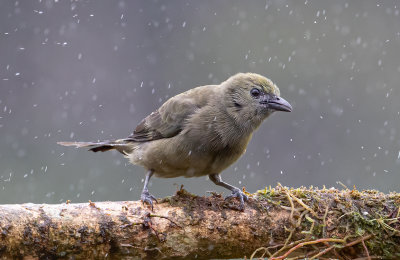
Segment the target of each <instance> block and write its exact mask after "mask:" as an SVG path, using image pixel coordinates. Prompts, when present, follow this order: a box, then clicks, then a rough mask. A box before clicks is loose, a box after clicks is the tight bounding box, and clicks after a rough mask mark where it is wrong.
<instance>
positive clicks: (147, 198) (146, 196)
mask: <svg viewBox="0 0 400 260" xmlns="http://www.w3.org/2000/svg"><path fill="white" fill-rule="evenodd" d="M140 200H141V201H142V203H143V204H145V203H147V204H149V205H150V206H151V211H153V200H154V201H155V202H156V203H157V199H156V197H154V196H153V195H151V194H150V193H149V191H147V190H146V191H142V195H140Z"/></svg>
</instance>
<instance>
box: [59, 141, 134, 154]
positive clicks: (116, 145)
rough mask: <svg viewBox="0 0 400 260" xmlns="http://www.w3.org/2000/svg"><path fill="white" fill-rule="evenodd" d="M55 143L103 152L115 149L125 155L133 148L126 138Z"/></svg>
mask: <svg viewBox="0 0 400 260" xmlns="http://www.w3.org/2000/svg"><path fill="white" fill-rule="evenodd" d="M57 144H60V145H63V146H75V147H76V148H88V149H89V151H92V152H105V151H109V150H113V149H115V150H117V151H118V152H120V153H122V154H125V155H126V154H128V153H131V152H132V149H133V145H132V142H129V141H128V140H127V139H118V140H113V141H102V142H57Z"/></svg>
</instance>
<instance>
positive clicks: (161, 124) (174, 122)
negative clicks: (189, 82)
mask: <svg viewBox="0 0 400 260" xmlns="http://www.w3.org/2000/svg"><path fill="white" fill-rule="evenodd" d="M217 92H218V86H217V85H206V86H201V87H196V88H193V89H190V90H188V91H185V92H183V93H180V94H178V95H176V96H174V97H171V98H170V99H169V100H167V101H166V102H165V103H164V104H163V105H162V106H161V107H160V108H158V109H157V110H156V111H154V112H152V113H151V114H150V115H148V116H147V117H145V118H144V119H143V120H142V121H141V122H140V123H139V124H138V125H137V127H136V128H135V130H134V131H133V133H132V134H131V135H130V136H129V137H128V138H127V139H129V140H132V141H135V142H147V141H153V140H157V139H162V138H169V137H173V136H175V135H177V134H178V133H179V132H180V131H182V129H183V126H184V124H185V121H186V119H187V118H188V117H190V116H191V115H192V114H194V113H195V112H196V111H197V110H198V109H200V108H202V107H204V106H206V105H207V104H208V103H209V102H210V101H211V100H212V99H213V97H214V96H215V95H216V94H217Z"/></svg>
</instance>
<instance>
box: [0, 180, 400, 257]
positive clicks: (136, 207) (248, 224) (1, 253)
mask: <svg viewBox="0 0 400 260" xmlns="http://www.w3.org/2000/svg"><path fill="white" fill-rule="evenodd" d="M249 195H250V197H251V199H250V201H249V202H248V203H246V209H245V210H244V211H243V212H241V211H238V210H237V209H238V202H237V201H236V200H235V199H233V200H232V201H225V200H224V199H223V197H222V196H221V195H220V194H211V196H209V197H200V196H195V195H192V194H190V193H188V192H186V191H185V190H183V189H181V190H179V191H178V192H177V194H176V195H175V196H172V197H168V198H165V199H162V200H159V203H158V204H156V205H155V206H154V211H151V210H150V209H149V208H148V207H146V206H143V205H142V203H141V202H139V201H127V202H96V203H93V202H88V203H79V204H72V203H64V204H58V205H47V204H41V205H39V204H20V205H1V206H0V232H1V233H0V257H2V258H4V259H6V258H7V259H8V258H25V259H32V258H33V259H34V258H41V259H53V258H67V259H69V258H76V259H93V258H107V257H108V258H110V259H120V258H122V259H162V258H167V259H170V258H174V259H175V258H176V259H194V258H197V259H210V258H246V259H249V258H260V257H265V258H266V257H269V258H270V259H286V258H295V259H299V258H305V257H307V258H308V259H314V258H318V259H324V258H337V259H354V258H360V259H377V258H380V259H399V258H400V237H399V236H400V233H399V231H398V230H400V223H399V217H400V216H399V213H400V211H399V205H400V194H397V193H390V194H383V193H380V192H377V191H362V192H361V191H357V190H355V189H354V190H349V189H345V190H337V189H315V188H298V189H293V188H292V189H289V188H286V187H282V186H280V185H279V186H278V187H276V188H266V189H264V190H261V191H258V192H257V193H255V194H249Z"/></svg>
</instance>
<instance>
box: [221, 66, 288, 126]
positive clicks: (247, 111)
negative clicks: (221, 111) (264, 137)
mask: <svg viewBox="0 0 400 260" xmlns="http://www.w3.org/2000/svg"><path fill="white" fill-rule="evenodd" d="M221 86H222V87H223V88H224V103H225V106H226V107H227V111H228V113H229V114H230V115H231V116H233V117H234V118H235V119H236V120H239V121H240V122H242V121H244V120H247V121H250V122H253V123H254V124H256V125H257V124H259V123H261V121H262V120H264V119H265V118H267V117H268V116H269V115H270V114H272V113H273V112H275V111H284V112H291V111H292V106H291V105H290V104H289V102H287V101H286V100H285V99H283V98H282V97H281V96H280V91H279V88H278V87H277V86H276V85H275V84H274V83H273V82H272V81H271V80H269V79H267V78H266V77H263V76H261V75H259V74H255V73H238V74H236V75H234V76H232V77H230V78H229V79H228V80H226V81H225V82H223V83H222V84H221ZM257 126H258V125H257Z"/></svg>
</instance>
